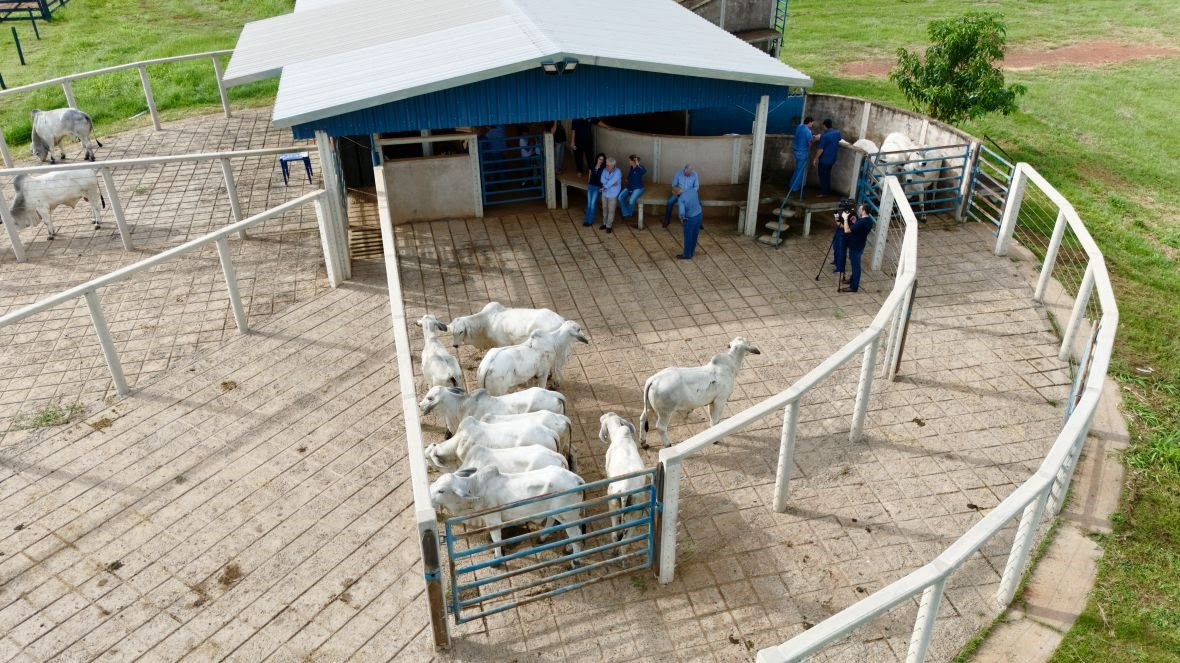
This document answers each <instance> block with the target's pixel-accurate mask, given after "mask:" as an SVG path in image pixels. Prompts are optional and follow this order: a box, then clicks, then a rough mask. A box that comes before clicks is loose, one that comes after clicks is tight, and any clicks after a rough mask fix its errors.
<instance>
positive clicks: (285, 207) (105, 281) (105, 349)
mask: <svg viewBox="0 0 1180 663" xmlns="http://www.w3.org/2000/svg"><path fill="white" fill-rule="evenodd" d="M323 198H324V191H323V190H322V189H321V190H317V191H313V192H311V193H308V194H306V195H303V196H300V197H298V198H296V199H294V200H291V201H288V202H285V203H283V204H281V205H279V206H277V207H273V208H271V209H268V210H266V211H265V212H262V213H261V214H255V215H254V216H252V217H250V218H248V219H244V220H242V221H239V222H237V223H234V224H231V225H228V226H226V227H224V228H222V229H221V230H218V231H216V232H212V233H209V234H208V235H205V236H203V237H198V238H197V239H194V240H191V241H188V242H185V243H184V244H181V245H180V246H176V247H173V248H171V249H168V250H166V251H163V252H161V253H158V254H156V255H154V256H151V257H150V258H145V259H143V260H140V261H139V262H137V263H135V264H132V265H128V266H126V267H123V268H121V269H118V270H115V271H113V272H111V273H110V274H106V275H104V276H100V277H98V278H96V279H92V280H90V281H87V282H86V283H83V284H82V285H79V286H76V287H73V288H70V289H69V290H65V291H63V292H59V293H58V294H56V295H53V296H51V297H47V298H45V299H43V300H41V301H39V302H36V303H34V304H30V305H28V306H25V307H24V308H21V309H18V310H16V311H13V312H12V313H9V314H7V315H4V316H0V327H3V326H5V325H9V324H12V323H15V322H19V321H21V320H24V319H25V318H28V317H29V316H33V315H36V314H38V313H41V312H42V311H47V310H49V309H51V308H53V307H55V306H58V305H59V304H63V303H65V302H68V301H70V300H73V299H76V298H78V297H84V298H85V299H86V306H87V307H88V308H89V310H90V320H91V322H92V323H93V325H94V332H95V334H96V335H97V336H98V342H99V344H100V345H101V346H102V353H103V357H104V358H105V359H106V363H107V367H108V368H109V369H110V371H111V378H112V380H113V381H114V383H115V388H116V389H117V390H118V392H119V394H120V395H125V394H127V393H129V391H130V389H129V388H128V386H127V379H126V378H125V377H124V376H123V367H122V364H121V363H120V362H119V352H118V350H117V349H116V348H115V341H114V338H113V337H112V336H111V331H110V328H109V327H108V326H107V322H106V317H105V316H104V315H103V311H102V305H101V304H100V303H99V299H98V289H99V288H102V287H105V286H108V285H112V284H114V283H117V282H119V281H122V280H124V279H127V278H129V277H130V276H131V275H133V274H135V273H137V272H140V271H143V270H145V269H148V268H149V267H153V266H155V265H158V264H160V263H162V262H166V261H168V260H171V259H172V258H175V257H177V256H180V255H182V254H185V253H189V252H192V251H195V250H197V249H199V248H201V247H203V246H205V245H207V244H213V243H216V244H217V254H218V257H219V258H220V260H221V270H222V274H223V275H224V276H225V285H226V289H227V290H228V292H229V301H230V305H231V306H232V307H233V312H234V320H235V322H236V323H237V326H238V330H239V331H240V332H242V333H243V334H244V333H246V332H248V331H249V330H250V328H249V325H248V323H247V319H246V309H245V308H244V307H243V306H242V297H241V294H240V293H239V292H238V279H237V270H236V269H235V268H234V263H233V258H232V256H231V255H230V250H229V243H228V239H227V238H228V237H229V236H230V235H232V234H234V233H241V232H245V230H246V229H247V228H249V227H250V226H253V225H256V224H259V223H262V222H263V221H266V220H267V219H272V218H274V217H277V216H281V215H283V214H285V213H287V212H289V211H291V210H294V209H298V208H300V207H302V206H304V205H306V204H307V203H314V204H315V210H316V216H317V217H318V218H319V219H320V227H321V228H322V227H323V226H324V215H325V214H326V213H327V211H326V210H325V206H324V200H323ZM325 259H327V255H326V251H325Z"/></svg>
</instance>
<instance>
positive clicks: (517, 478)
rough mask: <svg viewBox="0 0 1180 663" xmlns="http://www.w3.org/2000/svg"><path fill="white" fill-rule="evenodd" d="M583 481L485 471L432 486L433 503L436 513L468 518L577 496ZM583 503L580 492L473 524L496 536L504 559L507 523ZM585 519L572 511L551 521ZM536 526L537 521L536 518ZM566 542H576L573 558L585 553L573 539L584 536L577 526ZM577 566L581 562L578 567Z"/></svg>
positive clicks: (552, 472) (554, 472) (561, 475)
mask: <svg viewBox="0 0 1180 663" xmlns="http://www.w3.org/2000/svg"><path fill="white" fill-rule="evenodd" d="M583 483H585V482H584V481H582V477H580V476H578V475H576V474H574V473H573V472H570V471H569V470H565V469H562V468H560V467H544V468H541V469H539V470H532V471H530V472H521V473H520V474H503V473H501V472H500V471H499V470H498V469H496V468H495V467H490V466H489V467H485V468H482V469H480V470H479V471H475V470H473V469H464V470H460V471H459V472H456V473H454V474H444V475H442V476H440V477H439V478H438V479H436V480H435V481H434V483H432V484H430V503H431V504H432V505H433V506H434V508H435V510H436V511H445V512H447V513H449V514H451V515H456V516H459V515H464V514H468V513H472V512H476V511H482V510H484V509H489V508H491V507H495V506H498V505H501V504H510V503H512V502H518V501H520V500H526V499H529V498H531V497H540V496H542V495H545V494H547V493H556V492H561V491H566V490H572V489H574V488H577V487H578V486H581V485H582V484H583ZM581 501H582V494H581V493H580V492H572V493H568V494H566V495H559V496H557V497H553V498H550V499H545V500H539V501H537V502H531V503H528V504H524V505H521V506H517V507H513V508H511V509H504V510H498V511H491V512H489V513H485V514H483V515H482V516H479V518H477V519H476V518H473V519H472V521H473V523H474V522H475V521H479V522H478V523H477V524H479V525H481V526H483V527H490V528H493V529H492V530H491V535H492V542H493V543H495V544H496V549H495V556H496V557H502V556H503V553H502V551H501V549H500V545H499V544H500V524H501V523H503V522H504V521H505V520H516V519H523V518H532V517H534V516H537V515H538V514H541V513H544V512H546V511H549V510H552V509H558V508H562V507H574V506H575V505H577V504H578V502H581ZM581 517H582V510H581V509H580V508H571V509H570V510H568V511H563V512H561V513H558V514H557V515H555V516H551V517H550V520H556V521H558V522H560V523H562V524H570V523H575V522H577V521H578V520H580V519H581ZM532 519H533V520H534V521H535V520H536V519H535V518H532ZM565 533H566V536H567V537H569V538H570V540H571V542H570V545H571V546H572V548H573V552H574V553H575V554H576V553H579V552H581V550H582V546H581V544H580V543H579V542H577V541H574V540H573V539H574V538H575V537H577V536H578V535H579V534H581V530H580V529H579V527H578V526H577V525H572V524H571V525H570V526H569V527H566V528H565ZM573 565H574V566H577V562H574V563H573Z"/></svg>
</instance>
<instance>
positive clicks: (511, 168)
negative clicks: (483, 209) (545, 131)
mask: <svg viewBox="0 0 1180 663" xmlns="http://www.w3.org/2000/svg"><path fill="white" fill-rule="evenodd" d="M479 174H480V182H481V184H482V187H483V204H484V205H503V204H506V203H517V202H522V201H526V200H544V199H545V187H546V186H548V184H547V183H546V182H545V143H544V136H543V135H541V134H527V135H521V136H498V137H496V136H493V137H492V138H490V139H489V138H488V137H487V136H486V135H485V136H483V137H481V138H480V139H479Z"/></svg>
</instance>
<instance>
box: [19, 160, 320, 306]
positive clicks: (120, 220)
mask: <svg viewBox="0 0 1180 663" xmlns="http://www.w3.org/2000/svg"><path fill="white" fill-rule="evenodd" d="M308 149H309V148H308V147H307V146H291V147H268V148H262V149H255V150H238V151H236V152H203V153H198V154H177V155H169V156H158V157H139V158H135V159H112V160H110V161H98V162H85V163H66V164H56V165H52V166H28V167H24V168H9V169H5V170H0V176H4V177H16V176H17V175H25V174H29V175H38V174H44V173H49V172H57V171H65V170H94V171H97V172H98V175H99V176H100V177H101V178H102V181H103V185H104V188H105V189H106V195H107V200H109V201H110V205H111V212H112V213H113V214H114V216H115V225H117V226H118V228H119V237H120V238H121V239H122V241H123V248H124V249H126V250H128V251H131V250H132V249H134V248H135V247H134V244H133V243H132V241H131V231H130V229H129V228H128V227H127V219H126V213H125V212H126V210H125V209H124V207H123V203H122V199H120V197H119V192H118V191H117V190H116V189H115V181H114V178H113V177H112V174H111V172H112V171H113V170H116V169H119V168H147V167H149V166H156V165H161V164H171V163H182V162H201V161H218V162H219V163H220V164H221V173H222V178H223V179H224V181H225V191H226V195H227V196H228V197H229V205H230V211H231V213H232V215H233V220H234V221H235V222H237V221H241V220H242V204H241V202H240V201H239V199H238V187H237V182H236V180H235V178H234V172H233V168H232V166H231V160H232V159H245V158H249V157H260V156H267V155H274V154H283V153H286V152H305V151H307V150H308ZM0 218H2V219H3V221H4V228H5V230H7V231H8V239H9V241H10V242H11V244H12V252H13V254H14V255H15V256H16V259H17V262H24V261H25V247H24V244H23V243H22V242H21V239H20V234H19V233H18V228H17V224H16V220H15V219H13V218H12V215H11V212H10V211H9V202H8V200H7V199H6V198H5V196H4V192H3V190H0ZM239 235H240V236H241V237H242V239H245V238H246V231H245V228H243V229H242V230H241V231H239ZM332 274H333V272H332V271H331V270H329V275H330V276H331V275H332ZM336 284H337V283H336V281H333V283H332V285H333V286H335V285H336Z"/></svg>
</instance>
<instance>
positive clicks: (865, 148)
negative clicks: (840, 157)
mask: <svg viewBox="0 0 1180 663" xmlns="http://www.w3.org/2000/svg"><path fill="white" fill-rule="evenodd" d="M852 146H853V147H855V148H856V149H858V150H861V151H862V152H865V153H867V154H868V155H869V156H875V155H876V154H877V152H880V151H881V150H880V148H878V147H877V144H876V143H874V142H873V141H871V140H869V139H868V138H858V139H857V141H856V142H855V143H853V144H852Z"/></svg>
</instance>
